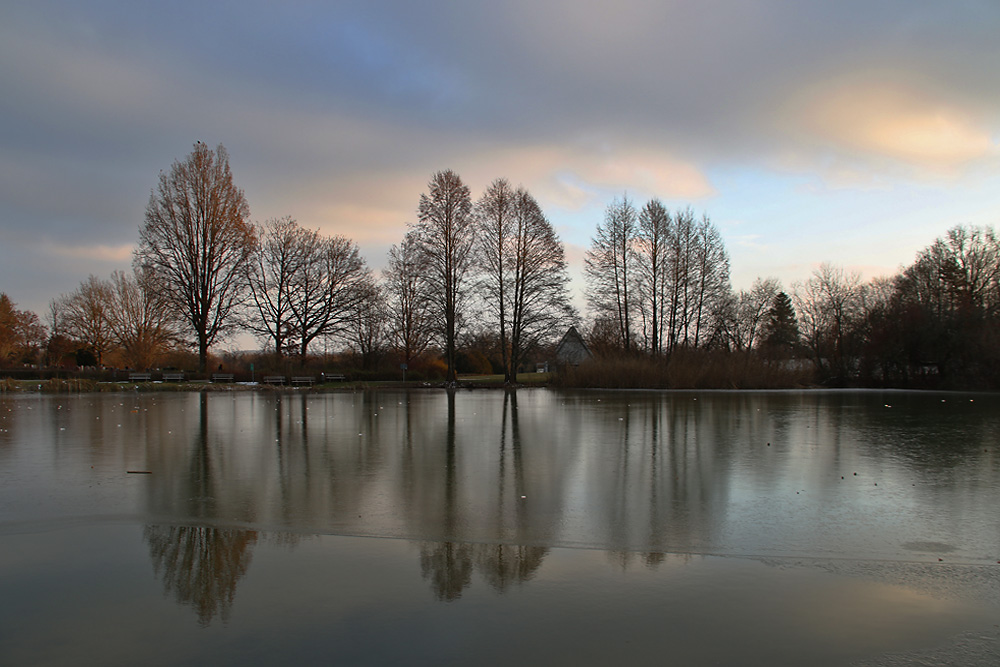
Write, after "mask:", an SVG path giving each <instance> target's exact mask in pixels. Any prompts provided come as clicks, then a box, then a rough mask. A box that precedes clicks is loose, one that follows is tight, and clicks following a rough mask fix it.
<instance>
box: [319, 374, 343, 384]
mask: <svg viewBox="0 0 1000 667" xmlns="http://www.w3.org/2000/svg"><path fill="white" fill-rule="evenodd" d="M323 379H324V380H339V381H340V382H343V381H344V380H346V379H347V376H346V375H344V374H343V373H326V374H324V375H323Z"/></svg>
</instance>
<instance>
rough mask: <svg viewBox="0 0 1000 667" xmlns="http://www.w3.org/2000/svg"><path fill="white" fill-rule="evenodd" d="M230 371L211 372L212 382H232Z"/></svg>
mask: <svg viewBox="0 0 1000 667" xmlns="http://www.w3.org/2000/svg"><path fill="white" fill-rule="evenodd" d="M232 381H233V374H232V373H212V382H232Z"/></svg>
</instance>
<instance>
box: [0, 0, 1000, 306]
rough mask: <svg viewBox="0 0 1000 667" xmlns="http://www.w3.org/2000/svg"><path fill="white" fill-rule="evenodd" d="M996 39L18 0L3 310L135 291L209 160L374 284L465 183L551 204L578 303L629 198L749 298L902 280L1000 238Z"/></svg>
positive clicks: (884, 6)
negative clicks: (614, 216)
mask: <svg viewBox="0 0 1000 667" xmlns="http://www.w3.org/2000/svg"><path fill="white" fill-rule="evenodd" d="M998 34H1000V2H997V1H996V0H954V1H952V2H940V1H937V0H934V1H930V0H877V1H874V2H873V1H872V0H860V1H859V0H840V1H838V2H829V1H813V0H798V1H795V2H793V1H792V0H700V1H698V2H693V1H692V2H681V1H676V0H614V1H607V2H606V1H602V0H494V1H492V2H488V3H480V2H461V1H454V2H449V1H444V0H422V1H421V2H413V1H412V0H387V1H381V0H367V1H362V2H350V1H344V2H306V1H302V2H295V1H285V2H262V1H256V0H241V1H239V2H236V1H233V2H208V1H206V0H200V1H199V2H187V1H184V0H177V1H172V2H169V3H158V2H157V3H154V2H136V1H135V0H131V1H129V2H113V1H109V2H89V1H86V0H84V1H78V0H77V1H72V2H69V1H66V2H55V1H48V0H29V1H26V2H22V1H20V0H4V1H3V2H2V3H0V91H2V93H0V292H6V293H7V294H8V295H9V296H10V298H11V299H12V300H13V301H15V302H16V303H17V304H18V307H20V308H26V309H29V310H34V311H35V312H36V313H38V314H39V315H40V316H42V317H44V314H45V312H46V311H47V308H48V303H49V302H50V300H51V299H53V298H55V297H57V296H59V295H60V294H64V293H68V292H71V291H73V290H74V289H76V288H77V287H78V286H79V284H80V282H81V281H82V280H84V279H86V278H87V276H88V275H89V274H94V275H97V276H99V277H108V276H109V275H110V274H111V272H112V271H114V270H116V269H128V268H129V267H130V264H131V252H132V249H133V247H134V244H135V243H136V241H137V239H138V229H139V226H140V224H141V223H142V221H143V215H144V211H145V207H146V204H147V203H148V201H149V197H150V193H151V191H152V189H153V187H154V186H155V185H156V183H157V180H158V178H159V174H160V172H161V171H167V170H169V169H170V167H171V165H172V164H173V163H174V162H175V161H177V160H182V159H184V158H185V157H186V156H187V155H188V154H189V153H190V152H191V150H192V147H193V145H194V143H195V142H196V141H203V142H205V143H207V144H208V145H209V146H216V145H218V144H220V143H221V144H223V145H224V146H225V147H226V149H227V151H228V152H229V155H230V165H231V167H232V172H233V176H234V180H235V182H236V184H237V185H238V186H239V187H240V188H242V189H243V190H244V192H245V194H246V197H247V200H248V202H249V205H250V211H251V217H252V219H253V220H254V221H264V220H267V219H269V218H275V217H283V216H291V217H292V218H294V219H295V220H297V221H298V222H299V223H300V224H301V225H303V226H305V227H307V228H311V229H319V230H321V231H322V232H323V233H325V234H341V235H344V236H347V237H349V238H351V239H353V240H354V241H355V242H357V244H358V245H359V247H360V249H361V251H362V254H363V255H364V257H365V258H366V259H367V261H368V263H369V265H370V266H372V267H373V268H374V269H376V270H378V269H381V268H382V267H383V266H384V264H385V255H386V252H387V250H388V248H389V247H390V246H391V245H392V244H394V243H398V242H399V240H400V239H401V238H402V236H403V234H404V233H405V231H406V228H407V227H406V226H407V223H411V222H414V221H415V219H416V209H417V203H418V200H419V197H420V194H421V193H422V192H424V191H425V190H426V188H427V183H428V181H429V180H430V178H431V176H432V175H433V174H434V172H436V171H439V170H442V169H453V170H455V171H456V172H457V173H458V174H459V175H460V176H461V177H462V178H463V180H464V181H465V182H466V183H467V184H468V185H469V186H470V188H471V189H472V192H473V196H474V197H478V196H479V195H480V194H481V193H482V192H483V190H485V188H486V187H487V186H488V184H489V183H490V182H491V181H492V180H493V179H495V178H499V177H504V178H507V179H508V180H509V181H511V182H512V183H514V184H519V185H523V186H524V187H525V188H527V189H528V190H529V191H530V192H531V193H532V194H533V195H534V196H535V197H536V199H538V201H539V203H540V204H541V206H542V208H543V210H544V212H545V213H546V215H547V217H548V218H549V220H550V221H551V222H552V223H553V224H554V225H555V227H556V229H557V231H558V233H559V235H560V237H561V239H562V240H563V241H564V243H565V247H566V254H567V259H568V261H569V264H570V269H571V275H573V277H574V291H575V294H576V300H577V302H578V303H580V304H582V303H583V300H582V296H581V295H582V294H583V289H584V284H583V280H582V265H583V257H584V254H585V252H586V250H587V248H588V247H589V245H590V241H591V238H592V237H593V235H594V232H595V230H596V226H597V225H598V224H599V223H601V222H602V221H603V218H604V211H605V208H606V207H607V205H608V204H609V203H610V202H611V201H612V200H613V199H614V198H616V197H622V196H627V197H629V198H630V199H632V200H633V201H634V202H636V203H637V205H640V206H641V205H642V204H643V203H645V202H646V201H647V200H649V199H651V198H653V197H657V198H659V199H661V200H662V201H663V202H664V203H665V204H666V205H667V206H668V207H669V208H671V209H679V208H686V207H691V208H692V209H693V210H694V211H695V212H696V213H697V214H698V215H701V214H706V215H708V216H709V217H710V218H711V220H712V221H713V222H714V223H715V225H716V226H717V227H718V228H719V230H720V231H721V233H722V236H723V239H724V240H725V242H726V246H727V249H728V252H729V255H730V262H731V274H732V281H733V285H734V287H735V288H736V289H745V288H748V287H749V286H750V285H751V283H752V282H753V281H754V279H755V278H757V277H776V278H778V279H779V280H780V281H781V282H782V284H783V286H784V287H785V288H786V289H790V288H791V287H792V285H793V284H794V283H796V282H801V281H804V280H806V279H808V278H809V276H810V275H811V273H812V272H813V271H814V270H815V269H816V268H817V267H818V266H819V265H820V264H821V263H822V262H830V263H833V264H835V265H837V266H840V267H843V268H845V269H847V270H849V271H857V272H859V273H860V274H861V275H862V276H863V277H864V278H865V279H868V278H873V277H877V276H880V275H891V274H893V273H895V272H896V271H898V270H899V268H900V267H901V266H903V265H907V264H909V263H911V262H912V261H913V259H914V257H915V255H916V254H917V252H919V251H920V250H921V249H922V248H924V247H926V246H928V245H930V244H931V243H932V242H933V241H934V239H935V238H937V237H939V236H941V235H943V234H944V233H945V232H946V231H947V230H948V229H949V228H951V227H953V226H955V225H959V224H961V225H990V226H994V227H996V226H997V224H998V222H1000V38H998V37H997V35H998Z"/></svg>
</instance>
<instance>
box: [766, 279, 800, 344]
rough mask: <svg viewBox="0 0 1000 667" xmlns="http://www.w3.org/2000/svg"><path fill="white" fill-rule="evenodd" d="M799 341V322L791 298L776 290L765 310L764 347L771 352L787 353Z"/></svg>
mask: <svg viewBox="0 0 1000 667" xmlns="http://www.w3.org/2000/svg"><path fill="white" fill-rule="evenodd" d="M799 342H800V338H799V323H798V320H797V319H796V318H795V308H794V307H793V306H792V300H791V298H789V296H788V295H787V294H785V293H784V292H778V294H777V295H775V297H774V301H772V302H771V308H770V309H769V310H768V311H767V321H766V323H765V324H764V347H765V348H767V349H768V350H771V351H772V352H776V353H781V354H788V353H789V352H791V351H792V350H794V349H795V348H796V347H798V345H799Z"/></svg>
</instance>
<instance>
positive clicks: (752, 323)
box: [729, 278, 781, 350]
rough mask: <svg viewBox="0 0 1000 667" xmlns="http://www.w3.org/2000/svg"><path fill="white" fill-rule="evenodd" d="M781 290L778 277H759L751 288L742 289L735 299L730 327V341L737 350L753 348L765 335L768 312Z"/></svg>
mask: <svg viewBox="0 0 1000 667" xmlns="http://www.w3.org/2000/svg"><path fill="white" fill-rule="evenodd" d="M780 291H781V284H780V283H779V282H778V279H777V278H757V279H756V280H755V281H754V282H753V285H751V286H750V289H749V290H740V292H739V294H738V295H736V296H735V299H734V312H733V313H732V318H733V319H732V322H731V324H730V327H729V334H730V336H729V337H730V341H731V343H732V346H733V347H734V348H735V349H737V350H753V349H756V348H757V347H758V345H759V344H760V343H761V340H762V338H763V336H764V326H765V324H766V323H767V316H768V312H769V311H770V309H771V305H772V304H773V303H774V298H775V297H776V296H777V295H778V292H780Z"/></svg>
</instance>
